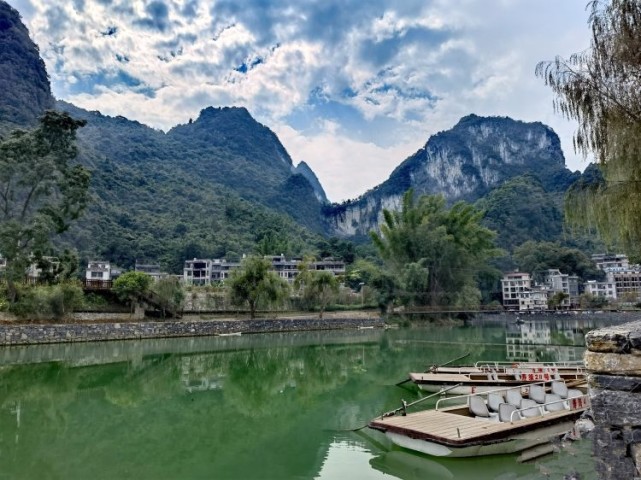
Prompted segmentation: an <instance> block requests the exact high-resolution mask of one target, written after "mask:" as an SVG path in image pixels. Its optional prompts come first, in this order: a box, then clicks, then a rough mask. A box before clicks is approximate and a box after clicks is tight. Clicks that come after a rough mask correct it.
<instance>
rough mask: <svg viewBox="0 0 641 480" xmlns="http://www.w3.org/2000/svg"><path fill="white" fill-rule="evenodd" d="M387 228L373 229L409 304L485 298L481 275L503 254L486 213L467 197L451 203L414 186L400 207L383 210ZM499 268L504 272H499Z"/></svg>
mask: <svg viewBox="0 0 641 480" xmlns="http://www.w3.org/2000/svg"><path fill="white" fill-rule="evenodd" d="M383 214H384V217H385V223H384V224H383V225H382V227H381V233H380V234H377V233H372V240H373V242H374V244H375V245H376V247H377V249H378V251H379V252H380V255H381V257H382V258H383V260H384V261H385V265H386V266H387V267H388V268H389V269H390V271H391V273H392V274H393V277H394V279H395V280H396V282H397V284H398V287H399V288H397V294H398V296H399V297H400V299H401V301H402V302H403V303H404V304H406V305H428V306H443V305H457V306H466V307H473V306H475V305H478V304H479V303H480V301H481V292H480V290H479V288H478V279H479V276H480V275H481V274H482V272H487V271H489V270H491V267H490V266H489V263H488V261H489V260H490V259H491V258H493V257H494V256H496V255H497V254H498V251H497V249H496V248H495V246H494V236H495V234H494V232H492V231H491V230H489V229H488V228H486V227H483V226H482V225H481V223H480V222H481V218H482V212H480V211H478V210H476V209H474V208H473V207H472V206H471V205H469V204H467V203H465V202H462V201H461V202H457V203H456V204H454V205H453V206H452V207H451V208H449V209H448V208H447V207H446V203H445V199H444V198H443V197H442V196H421V197H419V198H418V199H417V200H415V199H414V192H413V191H412V190H408V192H407V193H406V194H405V195H404V196H403V206H402V209H401V210H400V211H390V210H384V211H383ZM497 273H498V272H497Z"/></svg>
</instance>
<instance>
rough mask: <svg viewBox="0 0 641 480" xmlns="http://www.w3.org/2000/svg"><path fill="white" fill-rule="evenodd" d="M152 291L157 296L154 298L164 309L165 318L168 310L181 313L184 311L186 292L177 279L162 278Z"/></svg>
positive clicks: (153, 286)
mask: <svg viewBox="0 0 641 480" xmlns="http://www.w3.org/2000/svg"><path fill="white" fill-rule="evenodd" d="M150 289H151V291H152V292H154V293H155V294H156V295H155V297H154V298H155V300H156V301H157V302H158V303H159V305H160V308H161V309H162V315H163V317H164V316H165V315H166V310H172V311H179V310H181V309H182V307H183V304H184V301H185V291H184V290H183V288H182V285H181V284H180V282H179V281H178V279H177V278H175V277H166V278H161V279H159V280H158V281H157V282H155V283H154V284H153V285H152V286H151V288H150Z"/></svg>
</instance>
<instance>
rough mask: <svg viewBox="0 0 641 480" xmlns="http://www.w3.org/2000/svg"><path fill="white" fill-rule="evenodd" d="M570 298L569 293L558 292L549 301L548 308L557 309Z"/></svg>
mask: <svg viewBox="0 0 641 480" xmlns="http://www.w3.org/2000/svg"><path fill="white" fill-rule="evenodd" d="M568 298H570V295H568V294H567V293H565V292H556V293H555V294H554V295H552V296H551V297H550V298H549V299H548V308H551V309H556V308H558V307H559V306H560V305H561V304H562V303H563V302H564V301H565V300H567V299H568Z"/></svg>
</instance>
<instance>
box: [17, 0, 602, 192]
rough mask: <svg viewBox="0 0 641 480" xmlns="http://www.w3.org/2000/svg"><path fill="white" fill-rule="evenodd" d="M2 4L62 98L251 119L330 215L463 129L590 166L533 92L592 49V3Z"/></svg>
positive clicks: (164, 118) (160, 116) (178, 0)
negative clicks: (555, 147) (440, 138)
mask: <svg viewBox="0 0 641 480" xmlns="http://www.w3.org/2000/svg"><path fill="white" fill-rule="evenodd" d="M9 1H10V3H11V4H13V5H14V7H16V8H18V9H19V10H20V11H21V13H22V14H23V17H24V20H25V21H26V23H27V25H28V27H29V29H30V31H31V35H32V36H33V37H34V39H35V41H36V43H38V44H39V46H40V51H41V53H42V55H43V57H44V58H45V61H46V63H47V67H48V70H49V73H50V75H51V80H52V86H53V91H54V94H55V95H56V96H58V97H59V98H62V99H65V100H68V101H71V102H73V103H76V104H78V105H79V106H81V107H84V108H88V109H92V110H94V109H95V110H100V111H102V112H104V113H107V114H110V115H117V114H120V115H124V116H127V117H129V118H132V119H135V120H138V121H141V122H143V123H147V124H149V125H151V126H153V127H156V128H162V129H165V130H166V129H168V128H170V127H171V126H173V125H175V124H177V123H183V122H185V121H187V119H188V118H190V117H191V118H194V117H195V116H197V114H198V112H199V110H200V109H202V108H205V107H206V106H208V105H214V106H219V105H242V106H246V107H247V108H248V109H249V110H250V111H251V112H252V114H254V115H255V116H256V117H257V119H258V120H259V121H261V122H262V123H264V124H266V125H268V126H270V127H272V128H273V129H274V130H276V131H277V133H278V134H279V135H280V136H281V140H282V141H283V143H284V145H285V146H286V148H287V149H288V150H289V152H290V154H291V155H292V157H293V158H294V159H296V160H302V159H304V160H306V161H308V162H309V163H310V165H311V166H312V168H314V170H315V171H316V172H317V174H318V176H319V178H320V179H321V181H322V183H323V186H324V187H325V188H326V190H327V191H328V192H329V196H330V197H331V198H332V199H333V200H341V199H344V198H347V197H354V196H358V195H360V194H361V193H363V192H364V190H365V189H367V188H371V187H373V186H374V185H375V184H377V183H379V182H380V181H382V180H384V179H385V177H386V176H387V175H388V174H389V172H391V170H392V169H393V168H394V167H395V166H396V165H398V163H400V162H401V161H402V160H403V159H405V158H406V157H407V156H408V155H409V154H411V153H413V152H414V151H415V150H416V149H418V148H419V147H420V146H422V145H423V144H424V143H425V141H426V140H427V138H428V136H429V135H430V134H433V133H436V132H437V131H439V130H442V129H446V128H450V127H451V126H452V125H454V124H455V123H456V122H457V121H458V119H459V118H460V117H461V116H464V115H467V114H469V113H476V114H479V115H502V116H504V115H508V116H512V117H514V118H517V119H520V120H526V121H542V122H544V123H547V124H549V125H550V126H551V127H552V128H554V129H555V130H556V131H557V133H559V134H560V136H561V139H562V145H563V147H564V150H565V153H566V156H567V157H568V163H569V166H570V167H571V168H573V169H576V168H582V167H584V166H585V163H584V162H582V161H581V160H580V159H578V158H577V157H576V156H575V155H574V154H573V152H572V150H571V132H572V130H573V124H572V123H570V122H567V121H565V120H564V119H562V118H561V117H560V116H558V115H556V114H555V113H554V112H553V111H552V94H551V92H550V91H549V89H548V88H547V87H545V86H544V85H543V82H542V81H541V80H540V79H537V78H535V77H534V67H535V65H536V63H537V62H538V61H540V60H545V59H552V58H554V56H555V55H557V54H560V55H562V56H568V55H569V54H571V53H573V52H575V51H579V50H582V49H583V48H585V47H586V46H587V45H588V42H589V31H588V28H587V25H586V19H587V13H586V12H585V9H584V4H585V0H564V1H563V2H559V1H558V0H537V1H536V2H532V1H530V0H459V1H458V2H451V1H450V0H404V1H403V2H395V1H393V0H372V1H371V2H362V1H360V0H325V1H324V2H315V3H307V2H292V1H286V0H273V1H272V2H269V3H265V2H264V1H258V0H255V1H256V4H253V2H252V0H247V1H245V2H243V3H242V4H240V3H239V2H237V1H236V0H217V1H216V2H215V3H210V2H204V1H197V0H196V1H194V0H164V1H161V0H155V1H143V0H113V1H112V2H110V3H107V2H100V1H98V0H85V2H84V8H82V7H81V5H82V4H83V2H50V1H48V0H9ZM111 31H113V32H112V33H111V34H105V33H109V32H111ZM313 92H315V93H314V94H313ZM314 95H316V96H317V97H318V98H321V99H322V102H324V104H323V105H322V108H321V107H318V108H317V106H316V105H314V104H313V101H311V103H310V98H312V97H313V96H314ZM300 112H313V114H314V115H318V118H316V119H315V121H314V122H313V123H314V132H308V131H305V127H304V126H300V125H296V124H295V123H291V124H289V125H288V123H287V122H288V121H289V120H288V119H290V118H293V117H295V116H296V114H297V113H300Z"/></svg>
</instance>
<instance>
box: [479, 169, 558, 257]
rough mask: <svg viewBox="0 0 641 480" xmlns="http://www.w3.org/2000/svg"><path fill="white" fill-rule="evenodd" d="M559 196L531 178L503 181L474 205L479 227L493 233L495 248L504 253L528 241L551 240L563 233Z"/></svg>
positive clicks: (533, 177)
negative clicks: (480, 220)
mask: <svg viewBox="0 0 641 480" xmlns="http://www.w3.org/2000/svg"><path fill="white" fill-rule="evenodd" d="M562 201H563V200H562V196H561V194H559V193H558V192H554V193H551V194H550V193H548V192H546V191H545V189H544V188H543V185H542V184H541V181H540V180H539V179H538V178H536V177H535V176H533V175H524V176H521V177H516V178H513V179H511V180H509V181H507V182H505V183H504V184H503V185H501V186H500V187H498V188H496V189H494V190H492V191H491V192H490V193H489V194H487V195H486V196H485V197H483V198H482V199H480V200H479V201H478V202H477V203H476V207H477V208H479V209H480V210H483V212H484V216H483V225H485V226H486V227H488V228H489V229H491V230H494V231H496V232H497V239H496V242H497V245H498V246H500V247H501V248H504V249H506V250H508V251H512V250H513V249H514V247H516V246H518V245H521V244H522V243H524V242H526V241H528V240H534V241H555V240H558V239H559V238H560V237H561V233H562V231H563V213H562V211H561V204H562Z"/></svg>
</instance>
